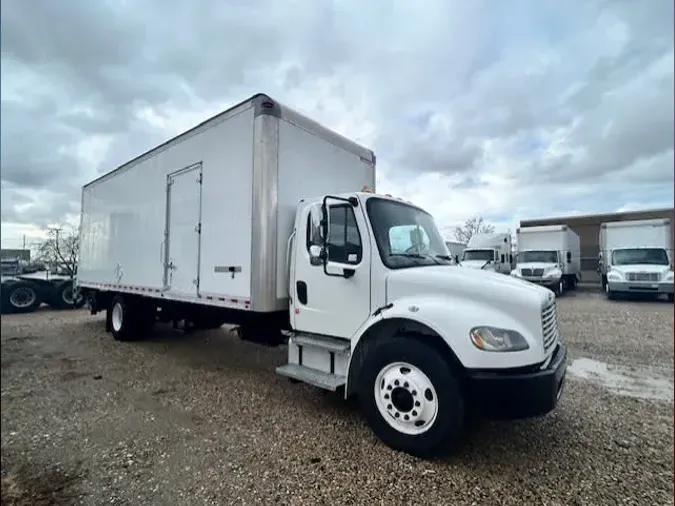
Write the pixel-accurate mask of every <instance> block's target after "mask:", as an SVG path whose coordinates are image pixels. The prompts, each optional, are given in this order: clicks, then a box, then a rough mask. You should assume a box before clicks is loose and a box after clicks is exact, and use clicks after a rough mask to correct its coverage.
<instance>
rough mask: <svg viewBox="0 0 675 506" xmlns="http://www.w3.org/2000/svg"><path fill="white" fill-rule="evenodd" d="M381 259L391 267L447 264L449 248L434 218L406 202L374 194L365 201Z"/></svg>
mask: <svg viewBox="0 0 675 506" xmlns="http://www.w3.org/2000/svg"><path fill="white" fill-rule="evenodd" d="M366 210H367V211H368V218H369V219H370V224H371V226H372V227H373V233H374V234H375V242H376V243H377V249H378V250H379V253H380V257H381V258H382V262H383V263H384V264H385V265H386V266H387V267H389V268H390V269H400V268H403V267H415V266H425V265H439V264H443V265H448V264H449V263H450V261H449V257H448V256H447V255H448V251H447V249H446V247H445V244H444V242H443V238H442V237H441V234H439V232H438V229H437V228H436V224H435V223H434V219H433V218H432V217H431V215H430V214H428V213H427V212H425V211H422V210H421V209H418V208H416V207H413V206H410V205H408V204H405V203H403V202H396V201H393V200H385V199H381V198H377V197H371V198H369V199H368V202H367V203H366Z"/></svg>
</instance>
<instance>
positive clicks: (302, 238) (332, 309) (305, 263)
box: [290, 197, 371, 338]
mask: <svg viewBox="0 0 675 506" xmlns="http://www.w3.org/2000/svg"><path fill="white" fill-rule="evenodd" d="M356 202H357V203H358V201H356ZM320 213H321V208H320V206H318V205H315V206H313V207H309V208H306V209H305V210H304V211H303V213H302V214H301V216H300V218H299V224H298V230H297V232H296V234H297V235H296V238H295V240H296V241H297V244H296V246H295V255H294V262H295V264H294V268H293V271H292V272H293V275H294V276H293V277H291V282H292V283H293V285H292V286H291V298H292V307H291V308H290V309H291V322H292V324H293V328H294V329H295V330H296V331H299V332H308V333H312V334H322V335H329V336H334V337H341V338H351V337H352V336H353V335H354V334H355V333H356V332H357V330H358V329H359V328H360V327H361V325H363V323H364V322H365V321H366V320H367V319H368V317H369V315H370V254H371V252H370V240H369V233H368V229H367V226H366V221H365V217H364V213H363V210H362V208H361V206H360V205H357V206H354V205H352V204H350V203H348V202H345V201H343V200H336V199H332V198H330V197H329V198H327V201H326V214H325V216H326V217H327V218H328V227H327V228H328V234H327V240H326V241H325V242H324V241H323V239H322V237H323V234H324V233H325V231H324V232H322V231H321V230H322V225H321V217H320V216H319V215H320ZM321 216H323V214H322V213H321ZM324 230H325V229H324ZM324 246H325V248H324ZM321 248H324V251H325V254H326V259H325V261H323V260H319V258H318V257H317V252H318V250H319V249H321ZM310 251H313V253H314V254H313V255H311V254H310Z"/></svg>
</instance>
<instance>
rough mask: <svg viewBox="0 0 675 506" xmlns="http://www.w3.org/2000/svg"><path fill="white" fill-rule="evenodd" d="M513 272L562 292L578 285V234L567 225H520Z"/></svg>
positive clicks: (579, 270)
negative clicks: (521, 226)
mask: <svg viewBox="0 0 675 506" xmlns="http://www.w3.org/2000/svg"><path fill="white" fill-rule="evenodd" d="M517 238H518V241H517V242H518V254H517V255H516V268H515V269H514V270H513V271H512V272H511V274H512V275H513V276H516V277H519V278H522V279H524V280H527V281H530V282H531V283H537V284H540V285H543V286H546V287H547V288H550V289H551V290H553V291H554V292H555V293H556V294H557V295H562V294H563V293H564V292H566V291H567V290H574V289H575V288H576V287H577V284H578V282H579V279H580V276H581V246H580V243H579V236H578V235H577V233H576V232H574V230H572V229H571V228H569V227H568V226H567V225H547V226H541V227H527V228H519V229H518V231H517Z"/></svg>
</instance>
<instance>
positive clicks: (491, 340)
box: [469, 327, 530, 351]
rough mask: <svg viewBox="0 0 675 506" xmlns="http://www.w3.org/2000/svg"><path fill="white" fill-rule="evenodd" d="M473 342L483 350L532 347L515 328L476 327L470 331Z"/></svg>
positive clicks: (509, 349) (520, 349)
mask: <svg viewBox="0 0 675 506" xmlns="http://www.w3.org/2000/svg"><path fill="white" fill-rule="evenodd" d="M469 336H470V337H471V342H472V343H473V344H474V346H475V347H476V348H478V349H480V350H483V351H522V350H526V349H528V348H529V347H530V345H529V344H527V341H526V340H525V338H524V337H523V336H522V335H520V334H519V333H518V332H516V331H515V330H508V329H500V328H496V327H474V328H472V329H471V331H470V332H469Z"/></svg>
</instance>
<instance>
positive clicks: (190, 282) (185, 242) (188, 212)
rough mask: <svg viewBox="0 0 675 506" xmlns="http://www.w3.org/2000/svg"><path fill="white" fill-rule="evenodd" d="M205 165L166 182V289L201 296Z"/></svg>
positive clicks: (187, 169) (181, 293)
mask: <svg viewBox="0 0 675 506" xmlns="http://www.w3.org/2000/svg"><path fill="white" fill-rule="evenodd" d="M201 213H202V164H201V163H197V164H194V165H190V166H188V167H185V168H183V169H180V170H178V171H176V172H172V173H171V174H169V175H168V176H167V179H166V228H165V230H164V241H165V247H164V288H165V290H169V291H171V292H174V293H176V294H179V295H187V296H190V295H191V296H198V295H199V257H200V246H201V231H202V225H201Z"/></svg>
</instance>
